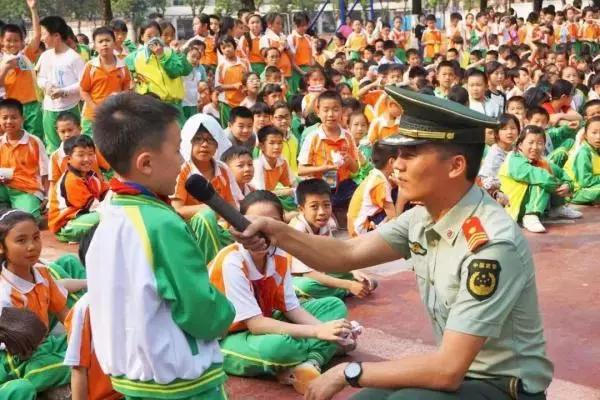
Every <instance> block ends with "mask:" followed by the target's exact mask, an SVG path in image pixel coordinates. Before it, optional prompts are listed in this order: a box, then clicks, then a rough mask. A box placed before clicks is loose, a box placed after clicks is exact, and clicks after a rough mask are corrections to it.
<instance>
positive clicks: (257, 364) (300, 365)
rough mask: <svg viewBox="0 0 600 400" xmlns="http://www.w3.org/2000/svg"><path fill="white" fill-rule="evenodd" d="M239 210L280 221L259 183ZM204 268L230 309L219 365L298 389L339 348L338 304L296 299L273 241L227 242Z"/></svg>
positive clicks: (342, 311) (342, 312)
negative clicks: (253, 246) (260, 246)
mask: <svg viewBox="0 0 600 400" xmlns="http://www.w3.org/2000/svg"><path fill="white" fill-rule="evenodd" d="M241 212H242V214H244V215H246V216H263V217H269V218H273V219H275V220H279V221H283V208H282V206H281V203H280V202H279V200H278V199H277V197H276V196H275V195H274V194H273V193H270V192H267V191H265V190H257V191H256V192H253V193H251V194H249V195H248V196H247V197H246V198H245V199H244V200H243V201H242V204H241ZM209 270H210V280H211V282H212V283H213V284H214V285H215V286H216V287H217V288H218V289H219V291H221V292H222V293H223V294H224V295H225V296H227V298H228V299H229V301H230V302H231V303H232V304H233V306H234V308H235V319H234V320H233V324H231V326H230V327H229V333H228V334H227V336H226V337H225V338H224V339H223V340H222V341H221V348H222V349H223V353H224V354H225V359H224V361H223V367H224V369H225V371H226V372H227V373H228V374H231V375H237V376H249V377H254V376H261V375H271V376H276V377H277V379H278V380H279V382H281V383H284V384H289V385H293V386H294V389H296V391H297V392H299V393H301V394H303V393H304V392H305V391H306V390H307V388H308V385H309V383H310V382H311V381H313V380H314V379H316V378H317V377H319V376H320V374H321V367H323V366H325V365H326V364H328V363H329V361H330V360H331V359H332V358H333V356H334V355H335V354H336V352H337V351H338V350H342V349H341V346H340V345H339V344H338V343H340V342H342V338H343V336H344V335H346V334H350V331H351V325H350V323H349V322H348V321H347V320H345V319H344V318H345V317H346V315H347V310H346V306H345V305H344V303H343V302H342V301H341V300H340V299H337V298H335V297H325V298H322V299H315V300H308V301H306V302H303V303H302V305H300V302H299V301H298V298H297V297H296V295H295V293H294V289H293V286H292V277H291V274H290V270H289V267H288V256H287V254H286V253H284V252H282V251H280V250H278V249H276V248H275V249H273V250H270V249H269V250H267V251H260V252H255V251H253V252H249V251H248V250H246V249H244V248H243V247H242V246H241V245H239V244H237V243H234V244H232V245H230V246H228V247H226V248H225V249H223V250H222V251H221V252H220V253H219V254H218V255H217V257H216V258H215V260H214V261H213V262H212V263H211V265H210V267H209ZM352 342H353V344H355V343H356V342H355V341H354V340H352Z"/></svg>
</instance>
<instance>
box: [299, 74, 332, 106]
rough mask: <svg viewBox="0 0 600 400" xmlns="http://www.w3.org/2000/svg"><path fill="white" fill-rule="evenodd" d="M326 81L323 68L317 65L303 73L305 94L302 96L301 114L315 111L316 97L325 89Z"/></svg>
mask: <svg viewBox="0 0 600 400" xmlns="http://www.w3.org/2000/svg"><path fill="white" fill-rule="evenodd" d="M326 82H327V77H326V76H325V70H323V68H321V67H319V66H314V67H312V68H311V69H309V70H308V71H307V72H306V74H305V75H304V83H305V85H306V94H305V95H304V97H303V98H302V115H304V116H305V117H306V116H308V115H309V114H310V113H313V112H314V111H315V104H316V101H317V98H318V97H319V95H320V94H321V93H323V92H324V91H325V89H326V88H325V83H326Z"/></svg>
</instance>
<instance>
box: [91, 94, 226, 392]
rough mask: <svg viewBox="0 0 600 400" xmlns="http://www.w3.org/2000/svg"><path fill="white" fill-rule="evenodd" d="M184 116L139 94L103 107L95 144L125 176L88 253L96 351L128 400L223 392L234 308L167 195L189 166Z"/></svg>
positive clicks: (117, 98) (103, 213) (114, 184)
mask: <svg viewBox="0 0 600 400" xmlns="http://www.w3.org/2000/svg"><path fill="white" fill-rule="evenodd" d="M177 118H178V111H177V110H176V109H175V108H174V107H172V106H170V105H168V104H165V103H164V102H161V101H159V100H157V99H155V98H153V97H151V96H141V95H139V94H134V93H122V94H117V95H114V96H111V97H109V98H108V99H107V100H106V101H105V102H104V103H103V104H102V105H101V106H100V107H99V109H98V110H97V113H96V126H95V129H94V138H95V140H96V144H97V146H98V149H99V150H100V152H101V153H102V154H103V155H104V156H105V157H106V159H107V161H108V162H109V163H110V164H111V166H112V167H113V168H114V169H115V171H116V172H117V174H118V175H119V177H121V179H122V180H116V179H113V180H112V181H111V189H112V191H113V193H114V194H113V197H112V198H111V200H110V203H108V204H106V205H105V206H104V207H103V208H102V210H101V218H100V224H99V225H98V228H97V229H96V232H95V234H94V237H93V239H92V241H91V243H90V246H89V248H88V253H87V255H86V265H87V274H88V278H89V282H90V283H91V285H89V286H88V296H89V309H90V315H91V318H92V337H93V338H94V351H95V354H96V356H97V358H98V361H99V362H100V364H101V365H102V367H103V370H104V372H105V373H107V374H108V375H109V376H110V379H111V382H112V385H113V388H114V389H115V390H116V391H118V392H120V393H122V394H124V395H125V397H126V398H127V399H141V398H143V399H178V400H182V399H203V400H224V399H226V394H225V393H224V388H223V383H224V382H225V380H226V375H225V372H224V371H223V368H222V363H223V356H222V354H221V352H220V349H219V344H218V342H217V338H218V337H221V336H222V335H224V334H225V332H226V331H227V328H228V327H229V325H230V324H231V322H232V321H233V317H234V310H233V307H232V306H231V304H230V303H229V301H228V300H227V298H226V297H225V296H224V295H222V294H221V293H220V292H219V291H218V290H216V289H215V288H214V287H213V286H212V285H211V284H210V283H209V280H208V274H207V270H206V264H205V263H204V262H203V261H202V260H203V259H204V257H203V255H202V253H201V251H200V248H199V247H198V245H197V243H196V241H195V239H194V234H193V232H192V231H191V230H190V229H189V227H188V225H187V224H186V222H185V221H184V220H183V218H181V217H180V216H179V215H178V214H177V213H176V212H175V210H174V209H173V208H172V207H171V206H170V205H169V203H168V197H167V196H168V195H169V194H171V193H173V191H174V189H175V184H176V179H177V175H178V174H179V170H180V165H181V155H180V153H179V146H180V141H181V139H180V136H181V134H180V130H179V126H178V124H177ZM124 121H128V123H126V124H124ZM115 135H117V136H119V137H118V138H115Z"/></svg>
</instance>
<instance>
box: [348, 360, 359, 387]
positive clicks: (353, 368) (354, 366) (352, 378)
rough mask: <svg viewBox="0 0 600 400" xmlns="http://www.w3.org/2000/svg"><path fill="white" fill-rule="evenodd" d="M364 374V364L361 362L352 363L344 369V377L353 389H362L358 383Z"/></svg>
mask: <svg viewBox="0 0 600 400" xmlns="http://www.w3.org/2000/svg"><path fill="white" fill-rule="evenodd" d="M362 373H363V370H362V363H361V362H351V363H348V365H346V368H344V377H345V378H346V382H348V384H349V385H350V386H352V387H355V388H359V387H361V386H360V384H359V383H358V380H359V379H360V377H361V375H362Z"/></svg>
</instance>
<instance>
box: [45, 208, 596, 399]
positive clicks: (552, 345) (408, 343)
mask: <svg viewBox="0 0 600 400" xmlns="http://www.w3.org/2000/svg"><path fill="white" fill-rule="evenodd" d="M581 210H582V211H583V213H584V218H583V219H582V220H579V221H576V222H574V223H572V222H568V221H556V222H555V223H552V224H548V225H547V228H548V233H546V234H537V235H536V234H529V233H527V234H526V236H527V238H528V240H529V244H530V246H531V249H532V251H533V254H534V259H535V266H536V278H537V287H538V293H539V299H540V307H541V312H542V318H543V322H544V329H545V337H546V341H547V345H548V347H547V351H548V355H549V357H550V359H551V360H552V361H553V362H554V380H553V382H552V384H551V386H550V388H549V390H548V399H550V400H600V295H599V294H600V270H599V260H600V207H595V208H594V207H585V208H581ZM43 241H44V252H43V257H44V258H46V259H53V258H55V257H57V256H59V255H61V254H63V253H65V252H76V247H75V246H70V245H65V244H61V243H58V242H57V241H56V240H55V239H54V238H53V237H52V235H51V234H50V233H49V232H48V231H45V232H44V233H43ZM370 272H371V273H372V274H373V275H374V276H376V277H377V279H379V283H380V284H379V288H378V289H377V291H376V292H375V293H374V294H373V295H372V297H371V298H370V299H369V300H368V301H366V302H363V303H362V304H359V303H358V302H357V301H355V299H349V300H348V307H349V310H350V315H349V317H350V318H351V319H353V320H357V321H359V322H360V323H361V324H362V325H363V326H364V327H365V331H364V334H363V335H362V336H361V338H360V342H359V345H358V348H357V350H356V351H355V352H354V353H353V354H352V357H346V358H342V359H338V360H336V362H339V361H347V360H350V359H356V360H361V361H372V360H384V359H393V358H398V357H402V356H403V355H407V354H415V353H420V352H427V351H433V350H434V349H435V343H434V340H433V334H432V328H431V325H430V323H429V320H428V318H427V316H426V314H425V309H424V307H423V305H422V303H421V300H420V297H419V294H418V291H417V287H416V283H415V278H414V274H413V272H412V271H411V270H410V265H409V263H408V262H405V261H403V260H399V261H396V262H393V263H388V264H384V265H380V266H377V267H373V268H370ZM226 388H227V390H228V393H229V398H230V399H233V400H262V399H278V400H279V399H300V398H301V397H300V396H299V395H298V394H297V393H296V392H294V391H293V389H291V388H290V387H285V386H281V385H278V384H277V383H276V382H275V381H273V380H269V379H240V378H236V377H232V378H230V379H229V381H228V383H227V385H226ZM353 392H354V389H346V390H344V391H343V392H342V393H340V394H338V395H337V396H336V397H335V399H336V400H337V399H340V400H342V399H347V398H348V397H349V396H350V395H351V394H352V393H353Z"/></svg>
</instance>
